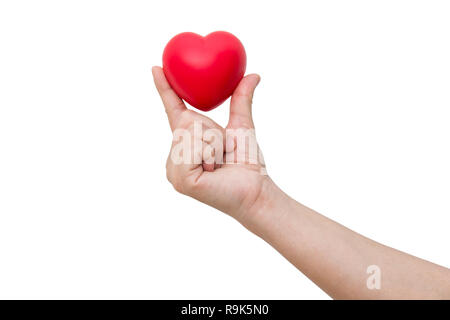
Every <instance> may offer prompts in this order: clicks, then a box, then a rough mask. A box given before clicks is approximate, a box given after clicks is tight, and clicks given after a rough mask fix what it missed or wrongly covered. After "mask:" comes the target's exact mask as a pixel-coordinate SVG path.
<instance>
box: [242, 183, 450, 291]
mask: <svg viewBox="0 0 450 320" xmlns="http://www.w3.org/2000/svg"><path fill="white" fill-rule="evenodd" d="M264 189H265V192H264V194H262V195H261V198H260V199H259V202H257V203H255V206H254V207H253V208H252V210H253V212H252V213H251V214H249V215H248V216H247V217H249V219H248V221H244V222H243V223H244V225H245V226H246V227H247V228H248V229H249V230H251V231H252V232H254V233H256V234H257V235H258V236H260V237H261V238H263V239H264V240H265V241H267V242H268V243H269V244H271V245H272V246H273V247H274V248H275V249H277V250H278V251H279V252H280V253H281V254H282V255H283V256H284V257H286V258H287V259H288V260H289V261H290V262H291V263H292V264H294V265H295V266H296V267H297V268H298V269H299V270H300V271H301V272H303V273H304V274H305V275H306V276H307V277H308V278H309V279H311V280H312V281H313V282H314V283H316V284H317V285H318V286H319V287H320V288H322V290H324V291H325V292H326V293H328V294H329V295H330V296H331V297H333V298H335V299H450V269H447V268H444V267H441V266H439V265H436V264H434V263H431V262H428V261H425V260H422V259H419V258H416V257H414V256H411V255H409V254H406V253H403V252H401V251H398V250H395V249H392V248H390V247H387V246H384V245H382V244H379V243H377V242H375V241H373V240H370V239H368V238H366V237H363V236H361V235H360V234H358V233H356V232H353V231H352V230H350V229H348V228H346V227H344V226H342V225H340V224H338V223H336V222H334V221H332V220H330V219H328V218H326V217H324V216H322V215H321V214H319V213H317V212H315V211H313V210H311V209H309V208H307V207H305V206H303V205H302V204H300V203H298V202H296V201H295V200H293V199H291V198H290V197H289V196H287V195H286V194H284V193H283V192H282V191H281V190H280V189H279V188H278V187H276V186H275V185H274V184H273V182H271V181H268V182H267V185H266V186H265V188H264ZM368 271H369V273H368ZM368 282H369V283H368Z"/></svg>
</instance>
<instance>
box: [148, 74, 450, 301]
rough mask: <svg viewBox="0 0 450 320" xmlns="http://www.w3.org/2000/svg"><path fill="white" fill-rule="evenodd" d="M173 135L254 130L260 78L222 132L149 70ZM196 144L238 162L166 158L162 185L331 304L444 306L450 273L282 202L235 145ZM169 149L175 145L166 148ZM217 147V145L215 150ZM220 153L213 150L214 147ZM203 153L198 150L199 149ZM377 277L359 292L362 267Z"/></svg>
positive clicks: (240, 95)
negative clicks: (294, 272) (251, 241)
mask: <svg viewBox="0 0 450 320" xmlns="http://www.w3.org/2000/svg"><path fill="white" fill-rule="evenodd" d="M152 72H153V77H154V81H155V86H156V88H157V90H158V92H159V94H160V96H161V99H162V102H163V104H164V107H165V110H166V113H167V116H168V119H169V124H170V128H171V129H172V131H173V132H174V131H176V130H177V129H185V130H187V131H189V132H193V130H194V129H193V123H194V122H195V121H202V124H203V128H204V129H216V130H218V132H220V133H221V134H222V137H226V132H227V131H226V129H238V128H243V129H253V128H254V124H253V119H252V97H253V93H254V91H255V88H256V86H257V85H258V83H259V80H260V77H259V76H258V75H256V74H251V75H247V76H246V77H244V78H243V79H242V80H241V82H240V84H239V85H238V87H237V88H236V90H235V92H234V93H233V96H232V98H231V103H230V118H229V122H228V125H227V126H226V128H222V127H221V126H219V125H218V124H217V123H215V122H214V121H213V120H211V119H209V118H207V117H205V116H203V115H201V114H199V113H197V112H195V111H192V110H189V109H187V108H186V106H185V105H184V103H183V101H182V100H181V99H180V98H179V97H178V96H177V95H176V93H175V92H174V91H173V90H172V89H171V87H170V85H169V83H168V82H167V80H166V78H165V76H164V73H163V70H162V69H161V68H160V67H154V68H153V69H152ZM213 140H214V142H215V144H214V143H212V142H211V141H210V140H206V139H204V138H200V141H198V142H200V143H201V144H202V145H203V146H207V145H209V146H214V150H215V151H216V152H221V153H224V154H225V155H226V156H231V157H232V159H234V160H236V161H237V163H233V164H220V163H217V161H215V158H212V157H211V153H206V154H205V152H198V153H195V152H194V155H193V159H195V157H196V156H197V158H198V159H197V160H200V161H197V162H196V163H195V161H192V162H193V163H190V164H175V163H174V162H173V160H172V158H171V157H170V156H169V158H168V160H167V165H166V169H167V178H168V180H169V181H170V182H171V183H172V185H173V186H174V188H175V190H177V191H178V192H180V193H183V194H185V195H188V196H191V197H193V198H195V199H197V200H199V201H201V202H203V203H205V204H208V205H210V206H212V207H214V208H216V209H219V210H221V211H223V212H225V213H227V214H229V215H230V216H232V217H233V218H235V219H236V220H237V221H239V222H240V223H241V224H242V225H244V226H245V227H246V228H247V229H248V230H250V231H251V232H253V233H255V234H256V235H258V236H259V237H261V238H262V239H264V240H265V241H266V242H268V243H269V244H270V245H272V246H273V247H274V248H275V249H276V250H278V251H279V252H280V253H281V254H282V255H283V256H284V257H286V258H287V259H288V260H289V261H290V262H291V263H292V264H293V265H294V266H295V267H296V268H297V269H299V270H300V271H301V272H302V273H304V274H305V275H306V276H307V277H308V278H309V279H311V280H312V281H313V282H314V283H315V284H317V285H318V286H319V287H320V288H321V289H322V290H324V291H325V292H326V293H327V294H328V295H330V296H331V297H332V298H335V299H450V269H448V268H445V267H442V266H439V265H436V264H434V263H431V262H428V261H425V260H422V259H420V258H417V257H414V256H411V255H409V254H406V253H403V252H401V251H398V250H395V249H393V248H390V247H387V246H385V245H382V244H380V243H377V242H375V241H373V240H370V239H368V238H366V237H364V236H362V235H360V234H358V233H356V232H354V231H352V230H350V229H348V228H346V227H344V226H342V225H340V224H339V223H336V222H334V221H332V220H330V219H328V218H326V217H324V216H323V215H321V214H319V213H317V212H315V211H313V210H311V209H310V208H307V207H305V206H304V205H302V204H300V203H298V202H297V201H295V200H294V199H292V198H290V197H289V196H288V195H286V194H285V193H284V192H283V191H282V190H281V189H280V188H278V187H277V186H276V184H275V183H274V182H273V181H272V180H271V179H270V177H269V176H267V175H265V174H261V173H262V172H264V165H263V164H253V163H249V160H248V154H247V157H240V154H239V153H240V152H242V151H239V150H238V148H237V147H236V140H233V139H227V138H224V139H220V140H219V138H217V139H213ZM175 145H176V143H175V141H174V144H173V145H172V148H173V147H174V146H175ZM218 145H219V146H218ZM219 147H220V148H219ZM203 149H204V147H203ZM371 265H376V266H377V267H378V268H379V271H380V276H381V277H380V279H381V282H380V288H379V289H373V288H372V289H369V288H368V286H367V285H366V281H367V279H368V278H369V277H370V276H371V274H368V272H367V268H368V267H369V266H371Z"/></svg>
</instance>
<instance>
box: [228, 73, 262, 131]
mask: <svg viewBox="0 0 450 320" xmlns="http://www.w3.org/2000/svg"><path fill="white" fill-rule="evenodd" d="M260 79H261V78H260V77H259V75H257V74H249V75H247V76H245V77H244V78H243V79H242V80H241V82H240V83H239V85H238V86H237V88H236V90H234V93H233V95H232V96H231V105H230V120H229V121H228V126H227V127H229V128H247V129H250V128H254V124H253V119H252V99H253V93H254V91H255V88H256V86H257V85H258V83H259V81H260Z"/></svg>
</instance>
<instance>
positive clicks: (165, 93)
mask: <svg viewBox="0 0 450 320" xmlns="http://www.w3.org/2000/svg"><path fill="white" fill-rule="evenodd" d="M152 73H153V80H154V81H155V86H156V89H157V90H158V93H159V95H160V96H161V100H162V102H163V104H164V108H165V109H166V113H167V117H168V118H169V124H170V128H171V129H172V131H173V130H174V129H175V123H176V119H177V118H178V117H179V116H180V114H181V113H182V112H183V111H185V110H186V106H185V104H184V102H183V101H182V100H181V99H180V97H178V95H177V94H176V93H175V91H173V90H172V88H171V87H170V84H169V82H167V79H166V76H165V75H164V71H163V69H162V68H160V67H153V68H152Z"/></svg>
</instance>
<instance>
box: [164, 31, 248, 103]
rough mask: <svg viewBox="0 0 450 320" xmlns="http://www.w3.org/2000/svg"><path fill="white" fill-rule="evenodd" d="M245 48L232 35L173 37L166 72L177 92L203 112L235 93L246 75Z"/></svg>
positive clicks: (165, 62) (165, 61)
mask: <svg viewBox="0 0 450 320" xmlns="http://www.w3.org/2000/svg"><path fill="white" fill-rule="evenodd" d="M246 61H247V58H246V55H245V49H244V47H243V45H242V43H241V42H240V41H239V39H238V38H236V37H235V36H233V35H232V34H231V33H228V32H224V31H217V32H213V33H210V34H209V35H207V36H206V37H202V36H200V35H198V34H195V33H192V32H184V33H180V34H178V35H176V36H175V37H173V38H172V39H171V40H170V41H169V43H168V44H167V45H166V47H165V49H164V53H163V69H164V74H165V75H166V78H167V80H168V81H169V83H170V85H171V87H172V89H173V90H175V92H176V93H177V94H178V96H180V97H181V98H182V99H184V100H185V101H186V102H188V103H189V104H190V105H192V106H194V107H196V108H197V109H200V110H203V111H209V110H211V109H214V108H215V107H217V106H219V105H220V104H221V103H222V102H224V101H225V100H226V99H227V98H228V97H229V96H231V95H232V94H233V91H234V89H236V87H237V85H238V84H239V81H241V79H242V77H243V76H244V73H245V66H246Z"/></svg>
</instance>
